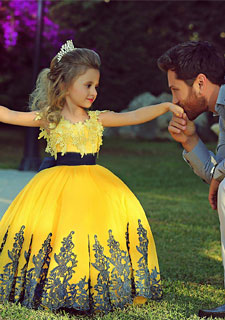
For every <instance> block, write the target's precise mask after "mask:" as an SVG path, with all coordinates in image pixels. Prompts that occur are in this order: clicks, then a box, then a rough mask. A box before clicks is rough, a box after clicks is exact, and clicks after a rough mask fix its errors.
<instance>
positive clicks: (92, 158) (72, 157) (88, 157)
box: [38, 152, 97, 171]
mask: <svg viewBox="0 0 225 320" xmlns="http://www.w3.org/2000/svg"><path fill="white" fill-rule="evenodd" d="M96 157H97V154H96V153H95V154H92V153H88V154H85V155H84V156H83V157H81V154H80V153H77V152H67V153H65V154H64V156H62V154H61V153H57V159H56V160H55V158H54V157H45V158H44V159H43V161H42V163H41V166H40V168H39V170H38V171H42V170H44V169H48V168H51V167H55V166H82V165H88V166H90V165H95V164H96Z"/></svg>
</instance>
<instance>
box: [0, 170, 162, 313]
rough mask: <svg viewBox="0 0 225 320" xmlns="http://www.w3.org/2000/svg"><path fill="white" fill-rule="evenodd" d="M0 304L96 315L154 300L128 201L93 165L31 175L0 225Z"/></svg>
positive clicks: (139, 214)
mask: <svg viewBox="0 0 225 320" xmlns="http://www.w3.org/2000/svg"><path fill="white" fill-rule="evenodd" d="M0 246H1V247H0V301H1V302H5V301H13V302H20V303H21V304H22V305H24V306H27V307H29V308H44V309H45V308H46V309H51V310H58V309H72V310H81V311H104V312H108V311H110V310H112V309H113V308H117V307H119V308H122V307H124V306H125V305H127V304H132V303H135V302H137V303H138V301H139V302H141V301H146V299H159V298H160V297H161V295H162V290H161V284H160V276H159V268H158V260H157V254H156V249H155V244H154V239H153V237H152V233H151V230H150V227H149V224H148V221H147V218H146V216H145V213H144V211H143V209H142V207H141V205H140V203H139V201H138V200H137V198H136V197H135V196H134V194H133V193H132V192H131V191H130V190H129V188H128V187H127V186H126V185H125V184H124V183H123V182H122V181H121V180H120V179H119V178H118V177H116V176H115V175H114V174H113V173H111V172H110V171H109V170H107V169H105V168H103V167H102V166H99V165H89V166H88V165H81V166H58V167H52V168H49V169H45V170H43V171H41V172H39V173H38V174H37V175H35V176H34V178H33V179H32V180H31V181H30V182H29V183H28V184H27V185H26V187H25V188H24V189H23V190H22V191H21V192H20V194H19V195H18V196H17V197H16V198H15V200H14V201H13V203H12V204H11V206H10V207H9V209H8V210H7V211H6V213H5V214H4V216H3V218H2V220H1V222H0Z"/></svg>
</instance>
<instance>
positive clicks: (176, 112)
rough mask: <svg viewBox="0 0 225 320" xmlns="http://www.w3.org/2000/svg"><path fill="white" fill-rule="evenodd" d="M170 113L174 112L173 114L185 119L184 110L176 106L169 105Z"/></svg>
mask: <svg viewBox="0 0 225 320" xmlns="http://www.w3.org/2000/svg"><path fill="white" fill-rule="evenodd" d="M169 111H171V112H173V114H174V115H175V116H177V117H179V118H182V117H183V113H184V109H183V108H181V107H180V106H177V105H176V104H173V103H169Z"/></svg>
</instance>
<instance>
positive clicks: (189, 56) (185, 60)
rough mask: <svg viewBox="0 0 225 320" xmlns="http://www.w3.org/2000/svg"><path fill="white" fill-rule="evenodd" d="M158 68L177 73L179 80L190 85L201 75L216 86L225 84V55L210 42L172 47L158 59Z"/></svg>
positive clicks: (193, 42)
mask: <svg viewBox="0 0 225 320" xmlns="http://www.w3.org/2000/svg"><path fill="white" fill-rule="evenodd" d="M158 67H159V68H160V69H161V70H163V71H165V72H167V71H168V70H172V71H175V73H176V75H177V78H178V79H180V80H184V81H185V82H187V84H189V85H192V84H193V82H194V80H195V78H196V77H197V75H198V74H200V73H203V74H204V75H205V76H206V77H207V78H208V79H209V80H210V81H211V82H212V83H214V84H218V85H222V84H224V83H225V79H224V76H225V58H224V53H222V52H221V51H220V50H219V49H218V48H216V47H215V45H214V44H212V43H210V42H208V41H187V42H184V43H180V44H178V45H176V46H174V47H172V48H171V49H169V50H167V51H166V52H165V53H164V54H163V55H162V56H161V57H160V58H159V59H158Z"/></svg>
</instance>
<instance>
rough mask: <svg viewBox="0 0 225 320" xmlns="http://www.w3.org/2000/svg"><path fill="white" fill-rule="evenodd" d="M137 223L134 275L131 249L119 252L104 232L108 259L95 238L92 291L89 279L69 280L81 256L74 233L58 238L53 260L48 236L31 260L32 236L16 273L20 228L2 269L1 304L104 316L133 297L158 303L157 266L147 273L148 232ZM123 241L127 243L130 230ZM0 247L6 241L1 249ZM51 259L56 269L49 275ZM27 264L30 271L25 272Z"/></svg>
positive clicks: (20, 246)
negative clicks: (149, 299) (74, 281)
mask: <svg viewBox="0 0 225 320" xmlns="http://www.w3.org/2000/svg"><path fill="white" fill-rule="evenodd" d="M138 224H139V226H138V229H137V233H138V235H139V237H138V239H139V245H138V246H137V251H138V252H139V253H140V254H141V257H140V259H139V261H138V270H133V268H132V264H131V257H130V254H129V247H127V250H121V248H120V243H119V242H118V241H116V239H115V238H114V236H113V231H112V230H109V231H108V234H109V237H108V241H107V242H108V247H109V254H108V255H106V254H105V253H104V251H105V248H104V247H103V246H102V245H101V243H100V242H99V240H98V236H97V235H95V236H94V243H93V246H92V250H93V251H94V261H93V262H92V263H91V267H92V268H94V269H95V270H96V271H97V273H98V275H97V283H96V284H95V285H94V286H93V287H92V286H91V279H89V278H87V277H86V276H84V278H80V279H79V281H78V282H77V283H71V279H72V276H73V274H74V273H75V272H76V268H77V267H78V266H79V256H78V255H77V254H76V246H75V244H74V240H73V237H74V234H75V232H74V231H71V232H70V233H69V234H68V235H67V236H66V237H64V238H63V239H62V241H61V247H60V250H59V252H58V253H55V254H54V256H53V255H52V254H51V253H52V246H51V241H52V240H51V238H52V234H51V233H49V235H48V236H47V238H46V240H45V241H44V243H43V244H42V245H41V247H40V250H39V252H38V253H37V254H36V255H31V252H32V236H31V241H30V245H29V247H28V251H25V252H24V257H25V264H24V266H23V267H22V268H21V269H20V270H19V260H20V259H21V257H22V256H21V250H22V247H23V242H24V231H25V226H22V227H21V228H20V230H19V232H18V233H16V234H15V237H14V243H13V244H12V249H11V250H8V257H9V261H10V262H9V263H7V264H6V265H5V266H4V268H3V273H2V274H0V302H6V301H12V302H20V303H21V304H22V305H24V306H26V307H28V308H35V309H37V308H45V309H46V308H48V309H51V310H57V309H60V308H73V309H76V310H83V311H85V310H89V311H103V312H108V311H111V310H112V309H114V308H123V307H124V306H125V305H127V304H131V303H132V301H133V299H134V298H135V296H143V297H145V298H151V299H160V298H161V296H162V289H161V284H160V277H159V272H158V270H157V268H156V267H155V268H153V269H152V270H150V269H149V267H148V262H147V255H148V238H147V230H146V229H144V227H143V225H142V224H141V220H139V221H138ZM9 230H10V229H9ZM128 230H129V226H128ZM6 234H7V233H6ZM124 236H125V237H126V238H127V236H129V231H128V233H126V234H125V235H124ZM6 238H7V236H6ZM4 244H5V239H4V240H3V243H2V246H1V247H2V248H3V247H4ZM6 250H7V249H6ZM53 259H54V261H55V262H56V266H55V268H53V269H52V270H49V267H50V262H51V260H53ZM31 261H32V264H33V266H32V268H30V269H28V266H29V265H30V263H31ZM87 263H88V261H87ZM133 275H135V278H134V276H133Z"/></svg>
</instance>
